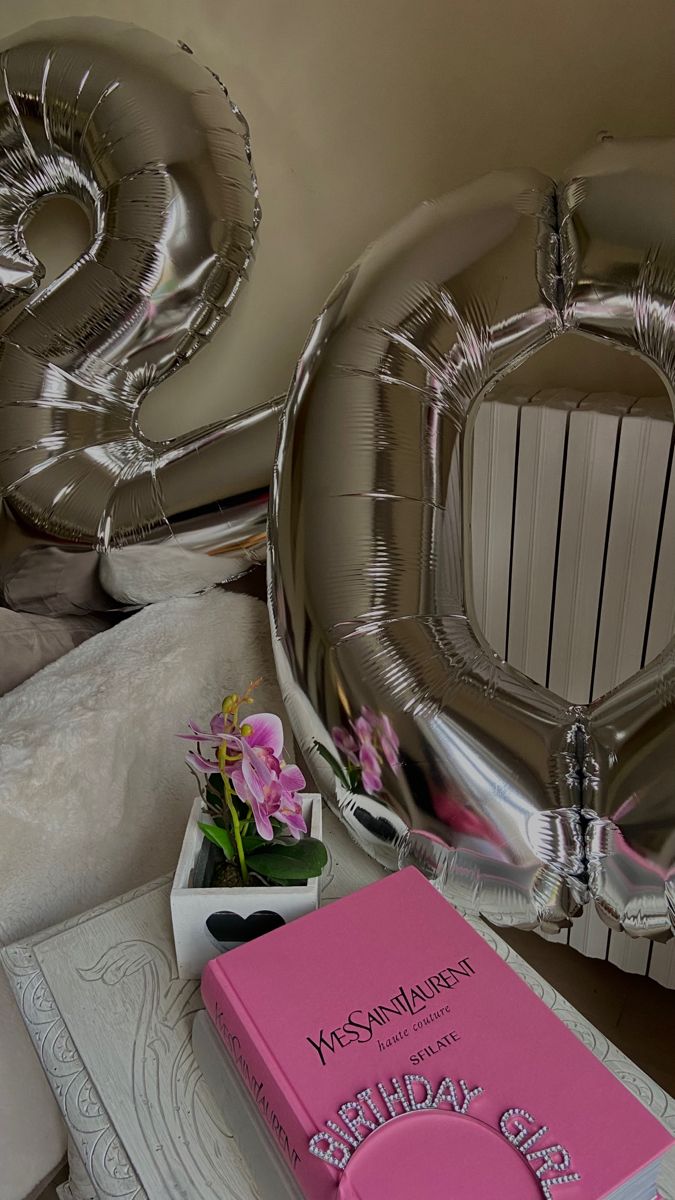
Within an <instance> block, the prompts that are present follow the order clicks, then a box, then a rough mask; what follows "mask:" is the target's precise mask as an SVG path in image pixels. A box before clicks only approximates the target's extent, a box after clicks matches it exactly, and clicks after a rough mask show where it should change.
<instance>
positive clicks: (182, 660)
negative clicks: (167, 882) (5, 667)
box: [0, 589, 282, 942]
mask: <svg viewBox="0 0 675 1200" xmlns="http://www.w3.org/2000/svg"><path fill="white" fill-rule="evenodd" d="M259 675H262V676H263V677H264V679H265V685H264V686H262V687H261V688H260V689H259V691H258V693H257V701H258V704H257V707H264V708H267V709H271V710H272V711H275V712H278V713H279V714H280V715H282V707H281V698H280V695H279V691H278V688H277V686H276V675H275V672H274V666H273V661H272V653H271V648H270V643H269V628H268V621H267V612H266V609H265V606H264V605H263V604H262V603H261V602H260V601H259V600H254V599H252V598H250V597H248V596H244V595H237V594H230V593H228V592H226V591H223V590H220V589H218V590H215V591H210V592H208V593H206V594H204V595H202V596H193V597H190V598H183V599H173V600H167V601H165V602H163V603H160V604H155V605H152V606H150V607H149V608H146V609H143V611H142V612H140V613H138V614H137V615H136V616H134V617H131V618H130V619H129V620H127V621H125V622H124V623H122V624H121V625H118V626H116V627H115V628H113V629H109V630H107V631H105V632H104V633H101V634H99V635H98V636H97V637H95V638H93V639H91V640H90V641H88V642H86V643H85V644H84V645H82V646H80V647H78V648H77V649H76V650H73V651H71V652H70V653H69V654H67V655H66V656H65V658H62V659H60V660H59V661H58V662H56V663H53V664H51V665H50V666H48V667H46V668H45V669H44V670H42V671H39V672H38V673H37V675H34V676H33V677H32V678H31V679H29V680H28V681H27V682H26V683H24V684H23V685H22V686H21V687H19V688H15V689H14V691H13V692H11V693H10V694H9V695H7V696H5V697H3V698H2V699H0V730H1V731H2V732H1V736H2V745H1V746H0V881H1V885H0V886H1V895H2V904H1V907H0V942H1V941H5V942H7V941H8V940H10V939H15V938H17V937H20V936H22V935H24V934H27V933H31V932H33V931H34V930H38V929H41V928H44V927H45V926H47V925H50V924H53V923H54V922H56V921H61V920H63V919H64V918H66V917H68V916H70V915H71V914H73V913H78V912H81V911H83V910H84V909H87V908H90V907H91V906H92V905H94V904H98V903H99V902H101V901H103V900H105V899H107V898H108V897H111V896H114V895H116V894H118V893H120V892H123V891H124V890H126V889H127V888H131V887H134V886H136V884H138V883H141V882H143V881H145V880H148V879H151V878H153V877H154V876H156V875H159V874H161V873H162V872H164V871H168V870H170V869H171V868H172V867H173V865H174V864H175V860H176V856H177V851H178V848H179V844H180V840H181V836H182V833H183V829H184V827H185V821H186V816H187V812H188V809H189V804H190V800H191V797H192V796H193V795H194V792H195V781H194V779H193V777H192V776H191V775H190V773H189V771H188V769H187V767H186V766H185V765H184V763H183V757H184V754H185V747H186V743H185V742H181V741H179V739H178V738H177V737H176V736H175V734H177V733H178V732H180V731H184V730H185V726H186V722H187V720H188V718H190V717H192V718H194V719H197V720H200V721H203V720H206V719H207V718H208V717H209V716H210V715H211V714H212V713H213V712H215V711H216V709H217V708H218V707H219V706H220V702H221V700H222V697H223V695H224V694H226V693H227V692H231V691H237V690H238V689H239V688H240V687H241V688H244V687H245V686H246V684H247V683H248V682H249V680H251V679H253V678H256V677H257V676H259Z"/></svg>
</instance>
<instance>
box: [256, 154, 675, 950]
mask: <svg viewBox="0 0 675 1200" xmlns="http://www.w3.org/2000/svg"><path fill="white" fill-rule="evenodd" d="M673 211H675V169H674V167H673V143H670V142H669V143H663V142H645V143H635V144H630V143H626V144H621V143H617V144H613V143H607V144H603V145H601V146H599V147H598V148H597V150H596V151H595V152H593V153H592V154H591V155H590V156H589V157H588V158H587V160H585V161H584V162H583V163H582V164H580V166H579V168H578V169H575V170H574V171H573V172H572V173H571V174H570V177H569V179H568V181H567V182H563V183H559V184H558V183H555V182H554V181H553V180H551V179H549V178H547V177H545V176H543V175H541V174H538V173H536V172H530V171H516V172H511V173H499V174H493V175H489V176H487V177H485V178H482V179H480V180H478V181H477V182H475V183H472V184H470V185H468V186H466V187H463V188H461V189H460V190H458V191H456V192H453V193H452V194H450V195H448V196H446V197H445V198H443V199H441V200H439V201H437V202H435V203H431V204H426V205H423V206H422V207H420V208H419V209H417V210H416V211H415V212H413V213H412V215H411V216H409V217H408V218H406V219H405V220H404V221H402V222H401V224H400V225H398V226H397V227H396V228H394V229H393V230H391V231H390V232H389V233H388V234H387V235H386V236H385V237H384V238H382V239H381V240H380V241H378V242H377V243H376V244H375V245H374V246H373V247H372V248H370V249H369V250H368V251H367V252H366V253H365V254H364V256H363V257H362V258H361V260H360V261H359V262H357V263H356V265H355V266H354V267H353V268H352V269H350V270H349V271H348V272H347V273H346V275H345V276H344V278H343V279H342V280H341V282H340V283H339V284H338V286H337V287H336V288H335V290H334V292H333V293H332V295H331V296H330V298H329V300H328V301H327V303H326V305H325V307H324V309H323V310H322V312H321V313H320V314H319V316H318V318H317V320H316V322H315V324H314V327H313V329H312V331H311V333H310V336H309V339H308V341H307V344H306V346H305V349H304V351H303V354H302V357H301V358H300V361H299V363H298V366H297V370H296V373H295V376H294V380H293V383H292V386H291V390H290V394H289V398H288V403H287V407H286V409H285V412H284V415H283V418H282V428H281V435H280V443H279V449H278V455H277V463H276V467H275V473H274V479H273V488H272V498H271V513H270V546H269V584H270V613H271V620H272V626H273V634H274V641H275V654H276V659H277V666H278V670H279V674H280V678H281V682H282V686H283V689H284V694H285V699H286V703H287V706H288V709H289V714H290V717H291V720H292V722H293V726H294V729H295V732H296V736H297V737H298V740H299V741H300V743H301V746H302V749H303V752H304V753H305V755H306V756H307V758H308V760H309V762H310V765H311V767H312V770H313V773H314V774H315V776H316V777H317V779H318V780H319V781H320V784H321V786H322V788H323V789H324V790H325V791H326V793H327V794H329V795H330V796H331V797H332V800H333V803H334V804H335V806H336V808H337V810H338V811H339V813H340V815H341V817H342V818H343V820H344V821H345V822H346V823H347V825H348V826H349V828H350V829H351V831H352V833H353V835H354V836H355V837H356V838H357V840H359V841H360V842H361V843H362V844H363V845H364V846H365V847H367V848H368V849H369V850H370V852H371V853H373V854H375V855H376V857H378V858H379V859H380V861H381V862H383V863H384V864H385V865H388V866H391V867H394V866H396V865H397V863H398V861H399V857H400V854H401V852H402V849H404V848H405V845H406V842H407V841H409V840H410V837H411V831H414V836H415V837H416V838H418V837H419V833H420V831H421V832H422V833H423V834H426V835H427V836H430V837H431V838H433V839H434V841H435V844H437V843H438V839H442V840H443V841H444V842H445V843H447V845H448V846H449V847H452V852H451V857H450V871H449V886H450V888H451V889H452V890H453V892H454V895H455V896H456V897H457V898H458V899H459V900H460V901H461V902H462V903H464V904H465V905H467V906H468V907H472V906H473V907H475V908H478V909H480V910H481V911H482V912H483V913H485V914H486V915H488V916H489V917H490V918H492V919H494V920H495V921H497V922H500V923H508V924H518V925H521V926H525V927H534V926H537V925H539V926H542V927H544V928H547V929H554V928H556V927H559V926H561V925H563V924H566V923H567V924H569V922H570V919H571V918H573V917H574V916H576V915H579V913H580V912H581V911H582V906H583V905H584V904H585V903H587V902H589V901H590V900H593V901H595V903H596V904H597V906H598V908H599V911H600V913H601V915H602V916H603V918H604V919H605V920H606V921H607V922H608V923H609V924H611V925H613V926H614V927H616V928H624V929H626V930H628V931H629V932H630V933H633V934H638V935H639V934H646V935H648V936H652V937H666V936H668V935H669V933H670V932H671V931H672V921H673V892H672V887H673V877H674V875H675V788H674V787H673V782H672V779H673V767H674V766H675V749H673V747H674V746H675V709H674V707H673V697H674V695H675V658H674V656H673V651H672V648H670V649H669V650H667V651H666V652H664V654H663V655H661V657H660V658H659V659H658V660H657V661H655V662H654V663H652V664H651V665H650V666H649V668H648V669H647V670H645V671H644V672H642V673H641V674H638V675H637V676H636V677H634V678H632V679H630V680H629V681H627V682H626V683H625V684H623V685H621V686H620V687H619V688H618V689H616V690H615V691H614V692H612V693H611V694H609V695H607V696H606V697H605V698H603V699H601V700H600V701H599V702H598V703H596V704H594V705H593V706H592V707H587V708H584V707H579V706H572V705H570V704H569V703H568V702H566V701H565V700H564V699H562V698H561V697H559V696H557V695H555V694H553V693H552V692H551V691H548V690H546V689H544V688H543V687H541V686H539V685H538V684H536V683H534V682H533V681H531V680H530V679H529V678H527V677H526V676H525V675H523V674H520V673H519V672H518V671H516V670H514V669H513V668H512V667H510V666H509V665H507V664H506V663H505V662H504V661H502V659H501V658H499V656H498V655H497V654H496V653H495V651H494V650H493V649H492V648H491V647H490V646H489V644H487V642H486V641H485V639H484V637H483V635H482V633H481V631H480V630H479V628H478V625H477V621H476V619H475V614H474V607H473V601H472V596H471V587H470V582H469V581H470V579H471V572H470V570H469V569H468V568H469V566H470V563H469V554H470V539H469V537H468V532H469V531H468V528H467V524H468V516H467V514H468V513H470V511H471V505H470V488H471V478H470V471H469V469H468V463H469V462H470V455H469V448H470V444H471V430H472V427H473V424H474V422H475V416H476V412H477V409H478V406H479V405H480V403H481V401H482V399H483V398H484V397H485V396H486V395H488V394H489V392H490V391H491V389H493V388H494V387H495V386H497V384H498V383H499V382H500V381H501V380H503V379H505V378H506V377H507V376H508V374H509V373H510V372H511V371H513V370H514V368H516V367H518V366H519V365H521V364H523V363H525V362H526V360H529V359H530V358H532V356H534V355H536V354H537V352H538V351H539V350H540V349H541V348H542V347H544V346H546V345H547V344H548V343H550V342H551V341H552V340H553V339H555V338H558V337H559V336H561V335H562V334H563V333H565V332H566V331H568V330H577V331H580V332H582V333H584V334H586V335H588V336H589V337H594V338H605V339H610V340H612V341H613V342H615V343H616V345H618V346H620V347H621V348H624V349H626V350H630V351H633V352H634V353H636V354H640V355H642V356H643V357H644V358H645V359H646V360H647V361H648V362H650V363H651V364H652V365H653V366H654V367H656V368H657V370H658V371H659V373H660V374H661V375H662V377H663V378H664V380H666V381H668V382H669V383H670V384H671V385H672V383H673V380H674V378H675V342H674V340H673V327H674V320H673V301H674V297H675V273H674V270H673V263H674V262H675V255H673V249H674V247H673V231H672V213H673ZM364 707H365V708H366V710H371V711H372V712H373V713H375V714H384V715H386V716H387V717H388V718H389V720H390V721H391V723H392V726H393V728H394V730H395V733H396V735H397V737H398V740H399V743H400V770H398V771H396V770H393V769H391V768H390V766H389V765H387V763H384V764H383V770H384V776H383V781H384V791H383V792H381V793H378V794H366V793H365V792H363V793H362V794H354V793H353V792H348V791H346V790H345V789H343V788H341V787H340V786H339V785H336V780H335V776H334V774H333V772H332V770H331V769H330V768H329V766H328V765H327V762H326V759H325V757H324V753H325V751H326V750H327V751H329V753H330V754H332V755H334V756H339V753H340V741H339V740H338V738H337V735H336V734H334V733H333V731H334V730H336V728H339V727H342V728H344V727H345V726H346V725H347V724H348V722H350V721H353V720H354V719H355V718H358V716H359V714H360V713H361V712H362V710H363V708H364Z"/></svg>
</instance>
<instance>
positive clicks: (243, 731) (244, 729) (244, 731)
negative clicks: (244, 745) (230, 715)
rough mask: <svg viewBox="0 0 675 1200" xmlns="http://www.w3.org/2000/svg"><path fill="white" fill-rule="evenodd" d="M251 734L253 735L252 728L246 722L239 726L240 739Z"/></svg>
mask: <svg viewBox="0 0 675 1200" xmlns="http://www.w3.org/2000/svg"><path fill="white" fill-rule="evenodd" d="M252 733H253V726H252V725H249V723H248V721H245V722H244V724H243V725H242V726H241V735H242V737H249V736H250V734H252Z"/></svg>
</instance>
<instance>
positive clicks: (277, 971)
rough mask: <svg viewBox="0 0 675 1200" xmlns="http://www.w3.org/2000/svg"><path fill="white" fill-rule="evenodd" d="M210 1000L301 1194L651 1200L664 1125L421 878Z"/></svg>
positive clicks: (391, 883)
mask: <svg viewBox="0 0 675 1200" xmlns="http://www.w3.org/2000/svg"><path fill="white" fill-rule="evenodd" d="M202 994H203V997H204V1003H205V1006H206V1008H207V1010H208V1012H209V1014H210V1016H211V1018H212V1020H213V1022H214V1024H215V1026H216V1028H217V1029H218V1031H219V1033H220V1036H221V1038H222V1039H223V1043H224V1045H225V1047H226V1049H227V1050H228V1052H229V1054H230V1056H231V1058H232V1061H233V1062H234V1064H235V1066H236V1068H237V1069H238V1071H239V1073H240V1075H241V1077H242V1078H243V1080H244V1082H245V1084H246V1085H247V1087H248V1088H249V1090H250V1092H251V1093H252V1095H253V1098H254V1100H255V1103H256V1106H257V1109H258V1112H259V1114H260V1116H261V1118H262V1120H263V1121H265V1122H266V1124H267V1127H268V1132H269V1134H270V1137H271V1138H272V1139H273V1140H274V1143H275V1144H276V1148H277V1151H278V1153H279V1155H280V1156H281V1158H282V1159H283V1161H284V1162H285V1163H286V1165H287V1167H288V1168H289V1170H290V1171H291V1173H292V1174H293V1176H294V1178H295V1180H296V1184H297V1187H298V1189H299V1191H300V1192H301V1193H302V1194H303V1195H304V1196H305V1197H307V1200H385V1198H386V1200H411V1198H415V1200H418V1198H419V1200H422V1198H423V1200H448V1197H449V1196H453V1197H457V1200H460V1198H462V1200H488V1198H489V1200H541V1197H545V1198H546V1200H653V1198H654V1197H655V1196H656V1194H657V1188H656V1183H657V1174H658V1168H659V1163H660V1161H661V1159H662V1158H663V1156H664V1155H665V1154H666V1152H667V1151H668V1149H669V1148H670V1147H672V1146H673V1144H674V1143H673V1139H672V1138H671V1136H670V1134H669V1133H668V1131H667V1130H666V1129H665V1127H664V1126H663V1125H661V1123H660V1122H659V1121H657V1120H656V1119H655V1118H654V1117H653V1116H652V1115H651V1113H649V1112H648V1111H647V1109H646V1108H645V1107H644V1106H643V1105H642V1104H641V1103H640V1102H639V1101H638V1100H636V1099H635V1097H634V1096H633V1095H632V1094H631V1093H630V1092H629V1091H628V1090H627V1089H626V1088H625V1087H624V1086H623V1085H622V1084H621V1083H620V1082H619V1081H618V1080H617V1079H616V1078H615V1076H614V1075H612V1074H611V1073H610V1072H609V1071H608V1070H606V1068H605V1067H604V1066H603V1065H602V1064H601V1063H600V1062H599V1061H598V1059H596V1058H595V1057H594V1055H593V1054H592V1053H591V1052H590V1051H589V1050H587V1049H586V1048H585V1046H584V1045H583V1044H582V1043H581V1042H580V1041H579V1040H578V1039H577V1038H576V1037H575V1035H574V1034H573V1033H572V1032H571V1031H570V1030H568V1029H567V1027H566V1026H565V1025H563V1024H562V1022H560V1021H559V1020H558V1018H557V1017H556V1016H554V1014H553V1013H552V1012H551V1011H550V1009H549V1008H547V1006H546V1005H545V1004H544V1003H543V1002H542V1001H541V1000H539V999H538V997H537V996H536V995H535V994H534V993H533V992H532V991H531V990H530V989H529V988H528V987H527V985H526V984H524V983H523V982H522V980H521V979H520V978H519V977H518V976H517V975H516V974H515V973H514V972H513V971H512V970H511V969H510V968H509V967H508V966H507V965H506V964H505V963H504V962H503V961H502V959H501V958H500V957H499V955H498V954H496V953H495V952H494V951H493V950H492V949H491V948H490V946H488V944H487V943H486V942H485V941H484V940H483V939H482V938H481V937H480V935H479V934H477V933H476V932H475V930H474V929H472V927H471V926H470V925H469V924H468V922H466V921H465V920H464V919H463V918H462V917H461V916H459V914H458V913H457V912H455V910H454V909H453V908H452V907H451V906H450V904H448V902H447V901H446V900H445V899H444V898H443V897H442V896H441V895H439V893H438V892H436V891H435V889H434V888H433V887H432V886H431V885H430V884H429V883H427V881H426V880H425V879H424V878H423V877H422V876H421V875H420V874H419V873H418V872H417V871H416V870H415V869H414V868H409V869H408V870H405V871H402V872H399V873H397V874H394V875H391V876H389V877H387V878H386V879H383V880H381V881H380V882H378V883H374V884H372V885H371V886H370V887H367V888H364V889H362V890H361V891H359V892H355V893H353V894H352V895H350V896H347V897H345V899H343V900H339V901H337V902H336V903H334V904H331V905H329V906H328V907H326V908H323V909H320V910H319V911H318V912H315V913H311V914H310V915H309V916H306V917H302V918H300V919H299V920H297V921H294V922H293V923H292V924H289V925H286V926H284V927H283V928H281V929H278V930H276V931H274V932H272V933H269V934H267V935H266V936H265V937H263V938H260V939H258V940H257V941H254V942H250V943H248V944H247V945H244V946H241V947H240V948H238V949H237V950H235V951H233V952H230V953H229V954H224V955H222V956H221V957H220V958H217V959H214V960H213V961H212V962H210V963H209V964H208V966H207V967H206V969H205V971H204V975H203V977H202ZM449 1187H451V1190H449Z"/></svg>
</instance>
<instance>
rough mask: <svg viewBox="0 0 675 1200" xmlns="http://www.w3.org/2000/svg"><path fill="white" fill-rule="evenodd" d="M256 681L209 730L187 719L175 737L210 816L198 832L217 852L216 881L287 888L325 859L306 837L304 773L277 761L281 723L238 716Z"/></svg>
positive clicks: (228, 701) (271, 717) (228, 702)
mask: <svg viewBox="0 0 675 1200" xmlns="http://www.w3.org/2000/svg"><path fill="white" fill-rule="evenodd" d="M259 683H260V680H256V681H255V682H254V683H251V684H249V686H248V688H247V689H246V691H245V692H244V693H242V694H241V695H239V694H237V693H232V694H231V695H229V696H226V697H225V699H224V700H223V703H222V706H221V709H220V712H217V713H216V714H215V715H214V716H213V717H212V718H211V721H210V723H209V727H208V729H200V728H199V726H198V725H196V724H195V723H194V722H193V721H189V722H188V727H189V730H190V732H189V733H183V734H179V735H178V736H179V737H181V738H183V739H185V740H187V741H190V742H193V743H194V744H195V748H194V749H192V750H190V751H189V752H188V754H187V755H186V762H187V764H188V766H189V767H190V768H191V769H192V770H193V771H194V773H195V774H196V776H197V780H198V783H199V790H200V794H201V798H202V804H203V809H204V811H205V813H207V814H208V815H209V817H210V818H211V821H210V822H208V823H207V822H204V821H200V822H199V829H200V830H201V832H202V833H203V834H204V837H205V838H207V839H209V841H211V842H213V843H215V845H216V846H217V847H218V848H219V850H220V851H221V853H222V859H221V862H220V864H219V867H218V869H217V871H216V874H215V875H214V880H213V882H214V884H215V886H221V887H222V886H225V887H228V886H230V887H241V886H244V887H248V886H252V885H253V886H255V885H257V886H264V885H266V884H276V885H282V886H283V885H286V886H293V885H297V884H299V883H304V882H305V881H306V880H308V879H313V878H316V877H318V876H319V875H320V874H321V872H322V871H323V868H324V867H325V865H326V862H327V853H326V847H325V846H324V845H323V842H321V841H320V839H318V838H314V837H310V836H308V831H307V823H306V819H305V814H304V812H303V801H302V799H301V798H300V796H299V793H300V792H301V790H302V789H303V788H304V787H305V777H304V775H303V773H302V771H301V770H300V768H299V767H298V766H297V765H296V764H294V763H289V762H287V761H286V760H285V758H284V746H283V742H284V733H283V726H282V723H281V720H280V719H279V717H278V716H276V715H275V714H274V713H265V712H262V713H249V714H245V715H241V709H242V708H244V706H248V705H250V704H252V703H253V692H254V690H255V688H256V686H257V685H258V684H259Z"/></svg>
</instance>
